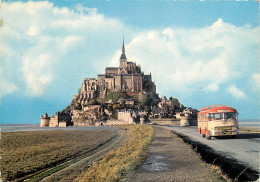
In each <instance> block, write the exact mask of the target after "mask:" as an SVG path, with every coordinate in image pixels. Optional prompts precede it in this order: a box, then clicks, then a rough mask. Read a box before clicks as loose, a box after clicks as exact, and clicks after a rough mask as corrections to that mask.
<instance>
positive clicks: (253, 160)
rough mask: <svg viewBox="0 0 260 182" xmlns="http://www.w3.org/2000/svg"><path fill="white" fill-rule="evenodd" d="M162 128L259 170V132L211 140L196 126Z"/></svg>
mask: <svg viewBox="0 0 260 182" xmlns="http://www.w3.org/2000/svg"><path fill="white" fill-rule="evenodd" d="M164 128H166V129H170V130H172V131H173V132H174V133H176V134H179V135H182V136H187V137H189V138H190V139H191V140H194V141H197V142H200V143H202V144H204V145H207V146H208V147H210V148H212V149H213V150H214V151H216V152H217V153H219V154H220V155H222V156H225V157H227V158H230V159H235V160H236V161H238V162H239V163H241V164H243V165H245V166H248V167H250V168H251V169H253V170H255V171H259V162H260V161H259V158H260V153H259V151H260V134H250V133H241V134H240V135H239V136H237V138H236V139H230V138H222V139H219V138H215V137H212V139H211V140H207V139H206V138H203V137H202V136H201V135H200V134H199V133H198V130H197V127H180V126H164Z"/></svg>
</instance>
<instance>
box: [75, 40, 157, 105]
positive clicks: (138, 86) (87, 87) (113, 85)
mask: <svg viewBox="0 0 260 182" xmlns="http://www.w3.org/2000/svg"><path fill="white" fill-rule="evenodd" d="M114 91H126V92H127V94H128V95H138V94H139V93H140V92H144V91H145V92H153V93H156V86H155V84H154V82H153V81H152V76H151V74H149V75H145V74H144V73H143V72H142V71H141V67H140V66H137V65H136V63H134V62H131V61H127V58H126V54H125V45H124V40H123V46H122V53H121V56H120V59H119V67H106V69H105V74H99V75H98V76H97V79H96V78H85V79H84V81H83V83H82V86H81V89H80V93H79V99H80V102H81V104H82V105H85V104H88V103H89V102H90V101H91V100H93V99H97V98H104V97H105V96H106V95H107V94H108V93H110V92H114Z"/></svg>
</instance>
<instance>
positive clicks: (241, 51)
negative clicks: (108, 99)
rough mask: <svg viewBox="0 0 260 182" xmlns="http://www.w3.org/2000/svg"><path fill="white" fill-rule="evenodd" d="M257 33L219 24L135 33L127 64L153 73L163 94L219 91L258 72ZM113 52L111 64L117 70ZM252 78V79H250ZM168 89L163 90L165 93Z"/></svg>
mask: <svg viewBox="0 0 260 182" xmlns="http://www.w3.org/2000/svg"><path fill="white" fill-rule="evenodd" d="M259 34H260V28H259V27H256V28H251V27H250V26H248V25H245V26H241V27H236V26H234V25H232V24H229V23H225V22H224V21H223V20H222V19H218V20H217V21H216V22H214V23H213V24H212V25H210V26H207V27H203V28H192V29H187V28H170V27H169V28H165V29H162V30H151V31H146V32H141V33H138V34H137V35H136V36H135V37H134V38H133V39H132V41H131V42H130V43H128V44H127V45H126V55H127V57H128V59H130V60H134V61H136V62H137V63H139V64H140V65H142V68H143V70H144V71H145V72H146V73H150V72H152V75H153V78H154V80H156V82H157V88H158V91H159V92H160V93H162V94H165V93H166V92H167V90H168V92H174V93H177V92H179V93H194V92H200V91H208V92H217V91H219V90H220V89H221V88H222V87H223V86H224V85H230V84H233V83H234V81H235V82H237V81H238V80H241V79H242V80H244V81H245V80H246V79H247V75H253V74H255V73H256V72H257V70H256V68H255V65H258V64H259V63H258V56H257V55H258V53H259V50H260V48H259V45H260V41H259V38H258V36H259ZM119 54H120V52H119V51H117V52H116V53H115V55H114V57H113V60H111V62H112V63H113V65H117V64H118V63H117V60H115V58H116V57H119ZM249 79H252V78H249ZM165 88H167V90H166V89H165Z"/></svg>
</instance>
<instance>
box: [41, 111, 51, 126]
mask: <svg viewBox="0 0 260 182" xmlns="http://www.w3.org/2000/svg"><path fill="white" fill-rule="evenodd" d="M49 124H50V117H49V116H48V114H47V112H46V113H45V114H44V115H43V116H41V125H40V126H41V127H45V126H49Z"/></svg>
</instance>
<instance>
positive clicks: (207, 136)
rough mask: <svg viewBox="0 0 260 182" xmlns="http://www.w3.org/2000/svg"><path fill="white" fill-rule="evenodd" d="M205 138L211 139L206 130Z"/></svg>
mask: <svg viewBox="0 0 260 182" xmlns="http://www.w3.org/2000/svg"><path fill="white" fill-rule="evenodd" d="M206 138H207V139H208V140H210V139H211V136H210V135H209V134H207V130H206Z"/></svg>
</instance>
